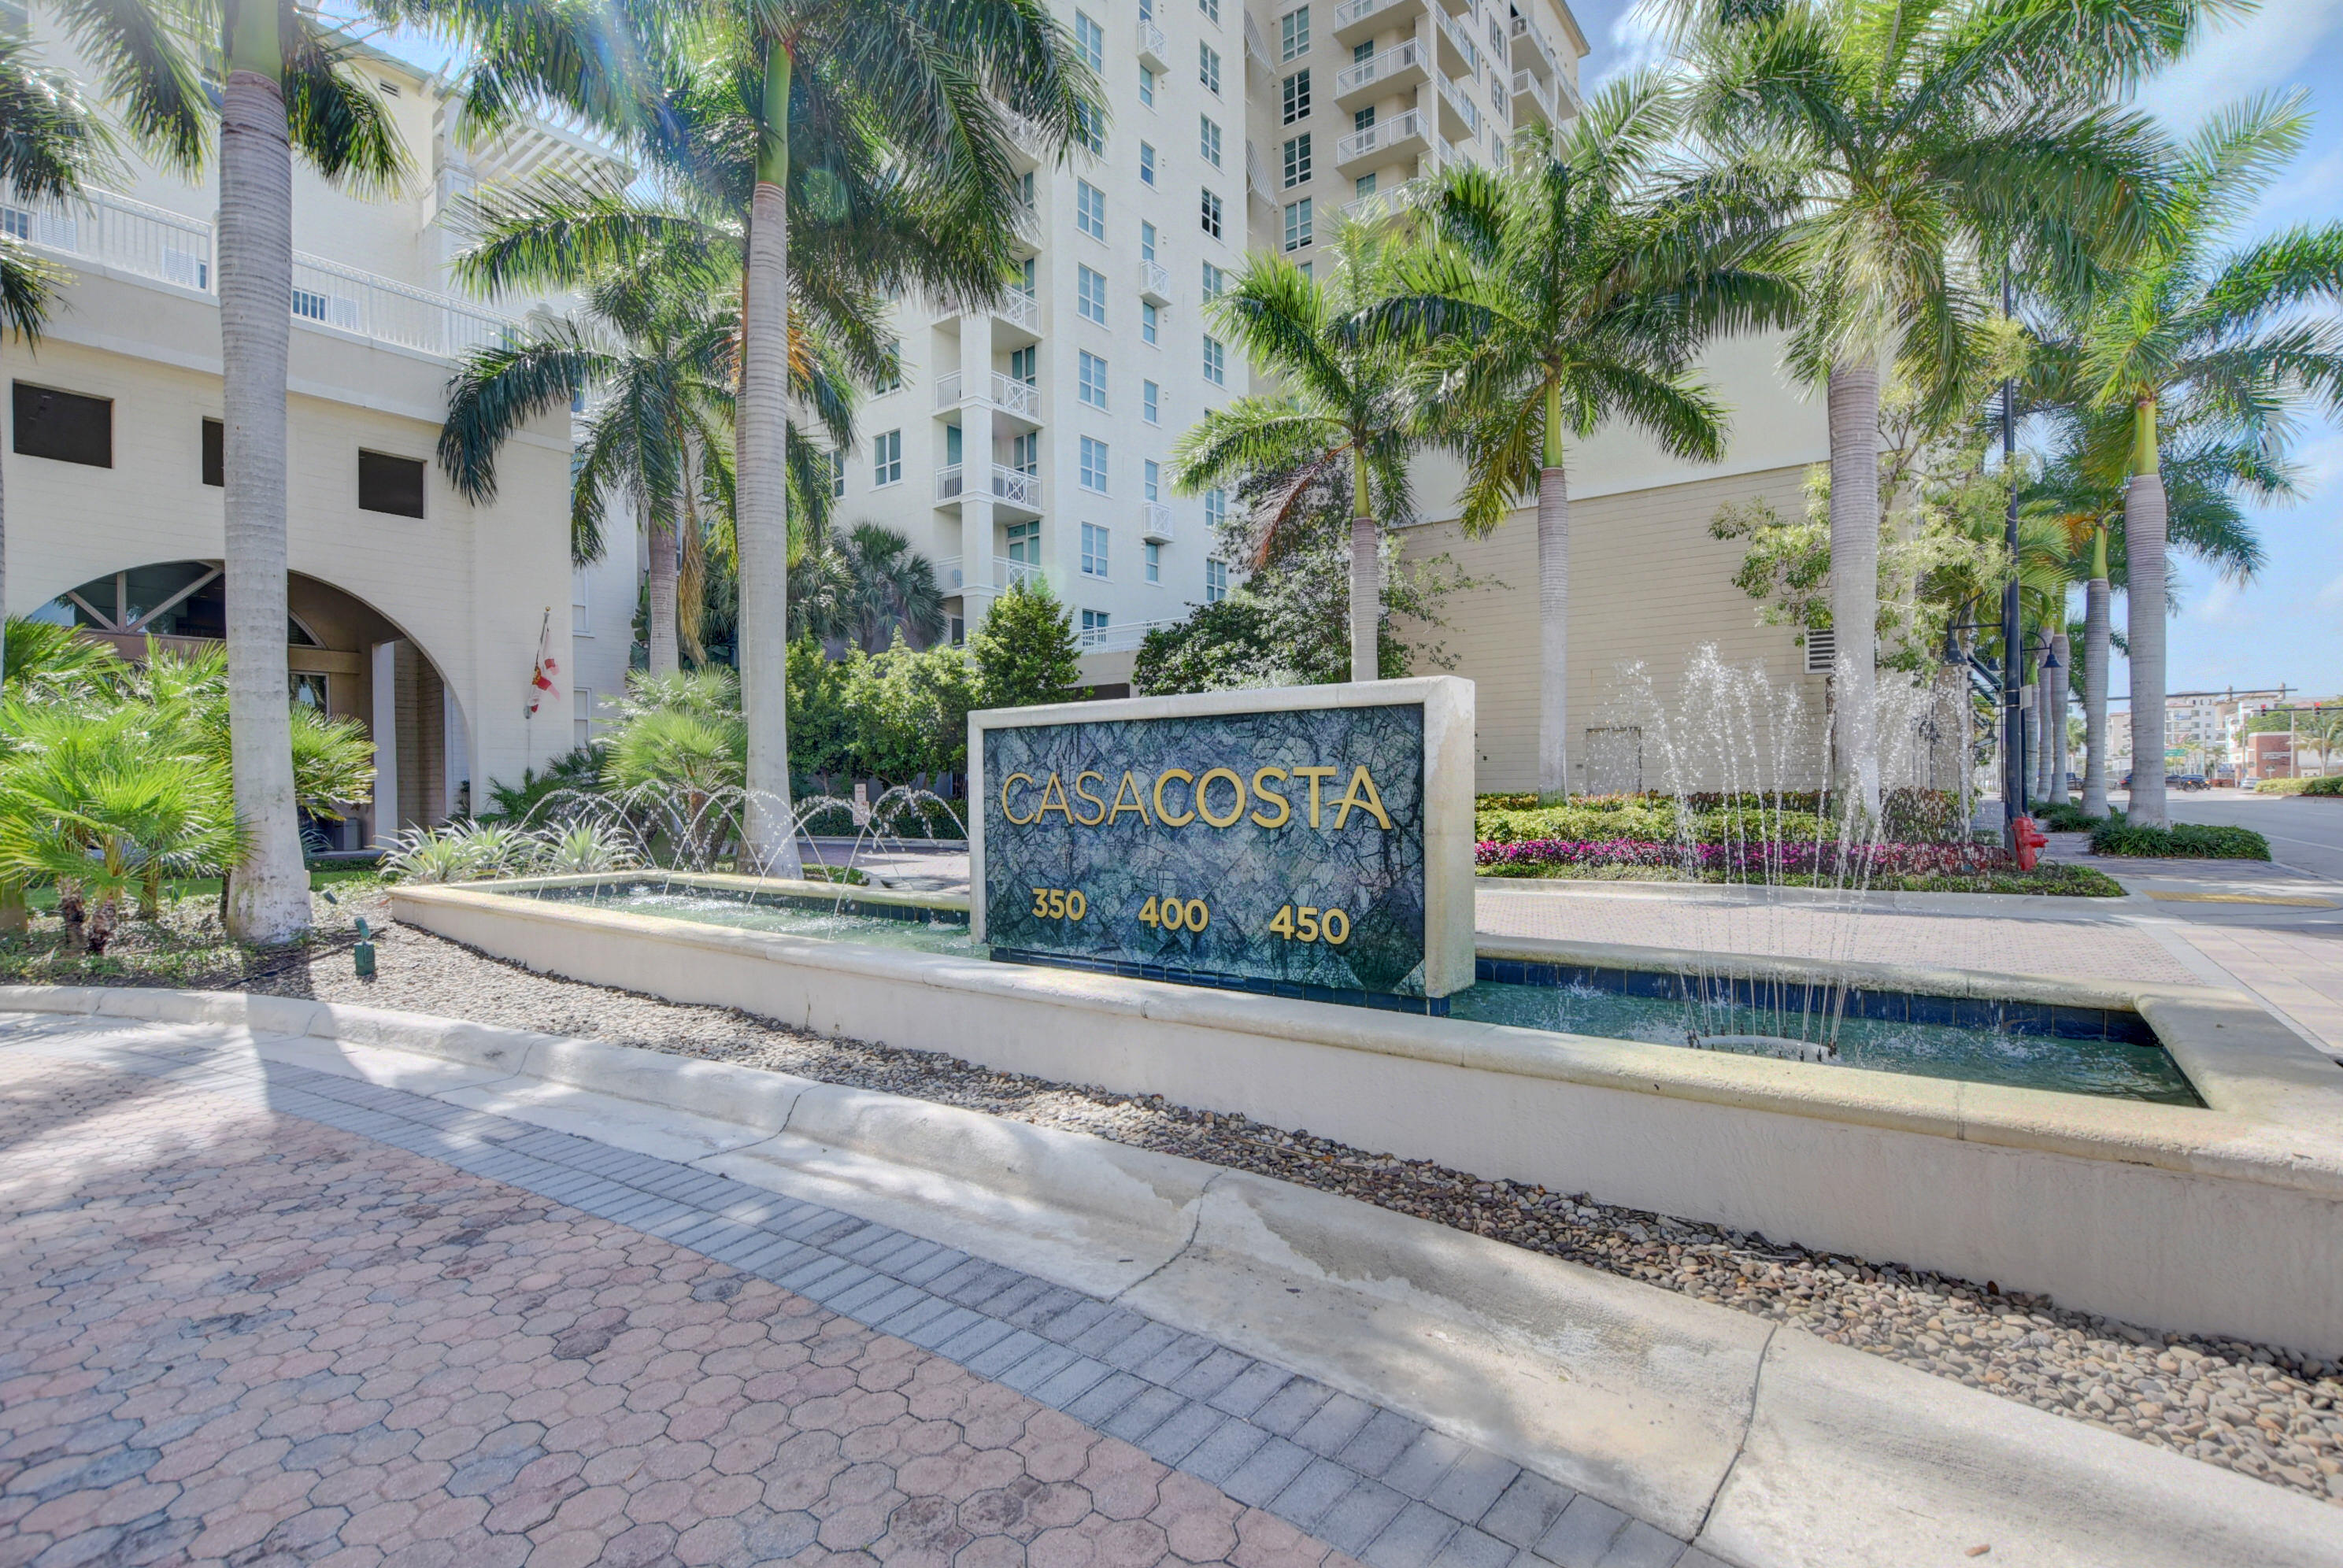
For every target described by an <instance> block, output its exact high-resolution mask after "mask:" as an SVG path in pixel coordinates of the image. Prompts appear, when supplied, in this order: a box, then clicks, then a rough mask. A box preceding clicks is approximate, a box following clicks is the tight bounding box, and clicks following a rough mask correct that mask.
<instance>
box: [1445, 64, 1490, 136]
mask: <svg viewBox="0 0 2343 1568" xmlns="http://www.w3.org/2000/svg"><path fill="white" fill-rule="evenodd" d="M1433 80H1435V81H1437V82H1438V83H1439V84H1440V96H1441V97H1442V99H1443V101H1445V102H1446V103H1447V105H1448V106H1449V107H1450V108H1451V109H1453V110H1454V111H1455V112H1456V117H1457V118H1458V119H1460V120H1462V121H1463V122H1464V127H1465V130H1466V131H1467V133H1468V134H1470V135H1473V136H1479V135H1480V134H1481V110H1480V108H1479V106H1476V105H1475V104H1474V103H1473V100H1472V99H1470V98H1468V97H1466V96H1465V95H1464V90H1463V88H1461V87H1459V86H1458V85H1456V84H1455V83H1454V82H1453V81H1452V80H1450V79H1449V78H1448V77H1446V76H1435V77H1434V78H1433Z"/></svg>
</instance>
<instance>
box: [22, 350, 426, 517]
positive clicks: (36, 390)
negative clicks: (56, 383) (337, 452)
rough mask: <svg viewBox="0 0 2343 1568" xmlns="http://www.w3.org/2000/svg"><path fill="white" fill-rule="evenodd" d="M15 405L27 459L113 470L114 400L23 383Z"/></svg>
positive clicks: (23, 450) (23, 449)
mask: <svg viewBox="0 0 2343 1568" xmlns="http://www.w3.org/2000/svg"><path fill="white" fill-rule="evenodd" d="M15 402H16V450H18V451H19V452H22V453H23V454H25V456H26V457H46V458H49V459H50V460H51V461H53V462H58V463H81V464H84V465H85V466H87V467H92V468H111V467H114V399H113V398H111V397H83V396H82V395H81V394H80V393H78V392H60V391H58V390H57V389H56V388H55V387H35V386H34V385H33V384H32V383H31V382H29V381H19V382H17V383H16V387H15ZM417 515H418V516H420V514H419V513H418V514H417Z"/></svg>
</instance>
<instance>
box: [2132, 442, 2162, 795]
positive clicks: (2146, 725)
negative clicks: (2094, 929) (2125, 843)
mask: <svg viewBox="0 0 2343 1568" xmlns="http://www.w3.org/2000/svg"><path fill="white" fill-rule="evenodd" d="M2132 418H2133V422H2134V429H2133V438H2132V465H2131V482H2130V483H2129V484H2128V485H2127V486H2126V487H2124V553H2125V556H2126V558H2127V559H2128V561H2129V563H2130V568H2131V582H2130V585H2129V588H2128V590H2127V594H2126V596H2125V614H2124V630H2125V632H2126V634H2127V635H2126V638H2125V640H2126V641H2127V643H2128V644H2129V645H2130V649H2131V809H2130V810H2129V812H2128V813H2127V815H2128V816H2129V817H2130V819H2132V820H2133V821H2135V822H2146V823H2152V824H2154V825H2155V826H2157V827H2159V828H2160V827H2163V826H2165V825H2166V821H2167V815H2166V808H2165V802H2164V685H2165V681H2164V618H2165V613H2166V612H2165V593H2164V539H2165V525H2166V520H2167V519H2166V515H2165V501H2164V476H2163V474H2162V473H2161V472H2160V471H2158V468H2157V445H2156V404H2155V401H2154V400H2153V399H2143V400H2142V401H2141V402H2140V404H2139V406H2138V407H2137V409H2136V410H2135V411H2134V413H2133V415H2132Z"/></svg>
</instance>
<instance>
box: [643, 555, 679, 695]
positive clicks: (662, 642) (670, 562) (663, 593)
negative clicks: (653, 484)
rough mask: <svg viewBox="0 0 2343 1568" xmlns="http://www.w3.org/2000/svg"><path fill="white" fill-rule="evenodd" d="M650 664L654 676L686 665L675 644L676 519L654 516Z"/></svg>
mask: <svg viewBox="0 0 2343 1568" xmlns="http://www.w3.org/2000/svg"><path fill="white" fill-rule="evenodd" d="M650 554H651V569H650V594H649V598H650V647H651V658H650V668H651V674H652V675H653V676H661V675H673V674H674V673H675V672H676V671H677V670H678V669H680V668H682V667H683V661H682V658H680V656H679V654H678V652H677V645H676V621H675V607H676V562H675V520H674V519H673V518H669V517H665V516H659V517H654V518H652V519H651V542H650Z"/></svg>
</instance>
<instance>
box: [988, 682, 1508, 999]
mask: <svg viewBox="0 0 2343 1568" xmlns="http://www.w3.org/2000/svg"><path fill="white" fill-rule="evenodd" d="M1472 744H1473V687H1472V683H1471V682H1469V681H1464V680H1459V679H1456V678H1453V677H1448V676H1442V677H1435V678H1429V679H1419V680H1389V681H1374V682H1371V683H1366V684H1362V685H1355V686H1321V687H1299V688H1287V689H1276V690H1255V691H1228V692H1208V693H1203V694H1201V695H1198V696H1192V697H1170V698H1136V699H1128V700H1123V701H1115V702H1084V703H1067V704H1061V705H1058V706H1054V707H1047V708H1017V709H990V710H988V711H984V712H980V713H974V714H970V716H969V761H970V773H971V781H970V782H971V794H972V797H973V799H972V800H971V808H972V809H971V811H970V824H969V828H970V880H971V889H972V894H973V896H972V898H971V900H970V919H971V924H972V925H973V927H974V931H975V935H976V936H977V938H978V940H981V941H984V942H987V943H989V944H990V946H991V947H992V950H993V954H994V956H995V957H996V958H1005V959H1021V960H1028V961H1033V962H1042V963H1064V964H1071V965H1072V966H1074V967H1080V968H1091V969H1102V970H1110V971H1111V972H1118V973H1126V974H1135V975H1140V976H1143V977H1149V978H1162V979H1172V980H1198V981H1202V982H1204V983H1217V984H1230V983H1233V984H1239V985H1247V986H1251V987H1252V988H1253V989H1258V990H1270V991H1275V992H1285V993H1287V994H1296V995H1305V996H1306V995H1318V994H1322V993H1343V994H1345V995H1351V996H1356V995H1357V993H1363V998H1361V1000H1375V999H1378V998H1391V997H1414V998H1428V999H1436V998H1440V997H1444V996H1446V995H1448V994H1449V993H1450V992H1452V991H1455V990H1462V989H1463V988H1464V987H1465V986H1468V985H1470V984H1472V983H1473V907H1472V906H1473V793H1472V791H1473V758H1472Z"/></svg>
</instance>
